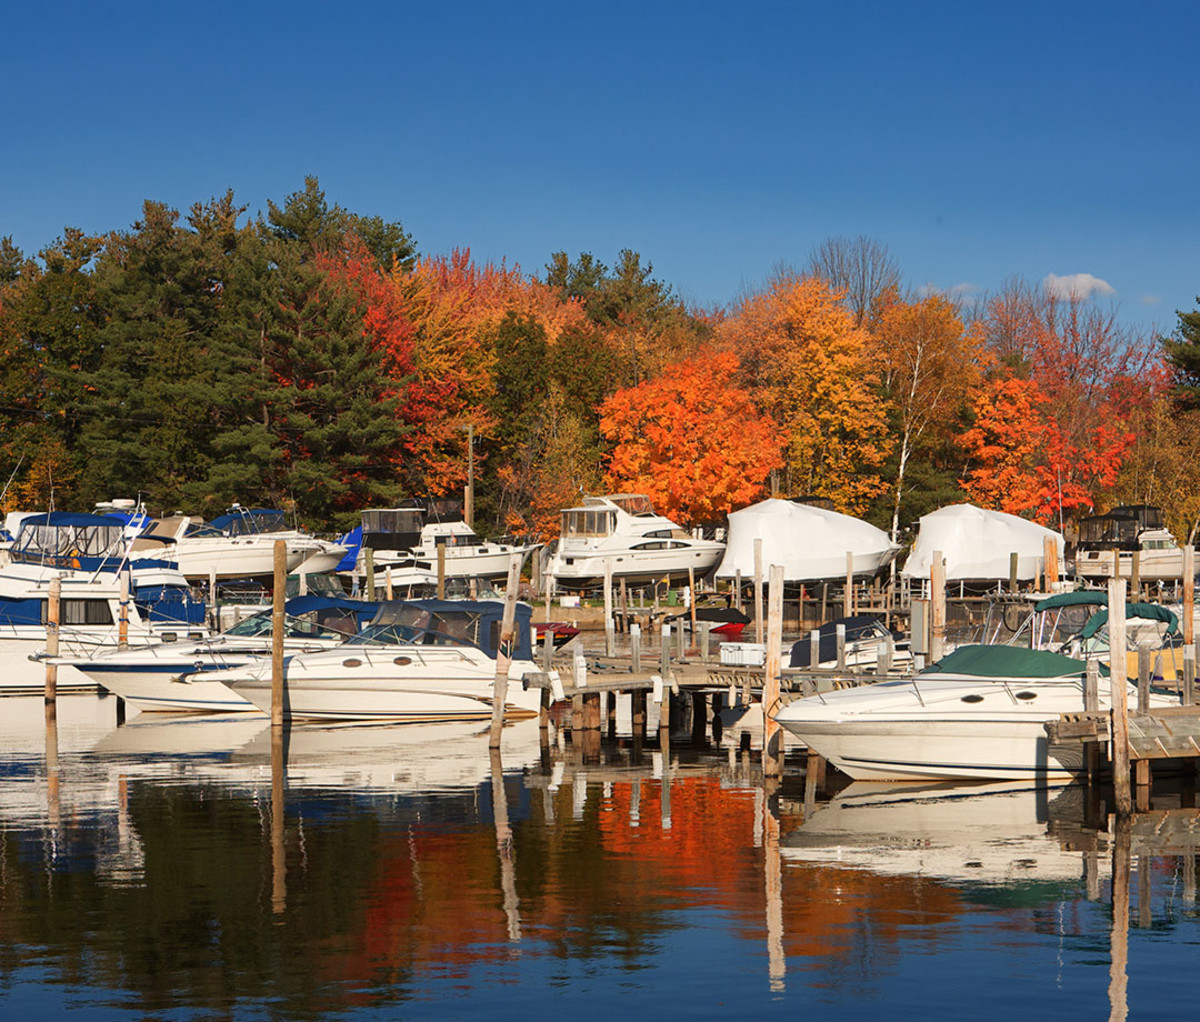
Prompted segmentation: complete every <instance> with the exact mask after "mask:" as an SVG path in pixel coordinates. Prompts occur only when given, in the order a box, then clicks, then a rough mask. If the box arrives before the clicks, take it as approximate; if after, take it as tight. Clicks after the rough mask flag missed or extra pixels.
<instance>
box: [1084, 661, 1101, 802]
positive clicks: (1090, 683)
mask: <svg viewBox="0 0 1200 1022" xmlns="http://www.w3.org/2000/svg"><path fill="white" fill-rule="evenodd" d="M1083 709H1084V712H1085V713H1095V712H1097V711H1098V710H1099V709H1100V664H1099V663H1098V662H1097V661H1095V660H1089V661H1088V662H1087V669H1086V670H1085V671H1084V674H1083ZM1083 750H1084V761H1085V762H1084V766H1085V770H1086V777H1087V782H1088V784H1089V785H1091V786H1093V787H1094V786H1095V785H1096V781H1097V775H1098V774H1099V772H1100V743H1099V742H1084V743H1083Z"/></svg>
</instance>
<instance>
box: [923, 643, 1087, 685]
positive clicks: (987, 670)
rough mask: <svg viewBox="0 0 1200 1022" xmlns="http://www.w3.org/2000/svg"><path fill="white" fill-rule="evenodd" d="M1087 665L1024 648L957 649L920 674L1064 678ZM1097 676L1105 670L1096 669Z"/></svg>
mask: <svg viewBox="0 0 1200 1022" xmlns="http://www.w3.org/2000/svg"><path fill="white" fill-rule="evenodd" d="M1086 670H1087V664H1086V663H1085V662H1084V661H1082V660H1075V659H1074V658H1072V657H1069V656H1063V655H1062V654H1060V653H1050V652H1048V651H1047V650H1042V649H1026V648H1025V647H1024V646H959V647H958V649H956V650H954V652H952V653H949V654H948V655H946V656H944V657H942V659H941V660H939V661H938V662H937V663H935V664H930V665H929V666H928V667H926V668H925V670H923V671H922V672H921V674H969V675H971V676H973V677H978V678H1064V677H1069V676H1072V677H1073V676H1078V675H1082V674H1083V673H1084V672H1085V671H1086ZM1100 673H1101V674H1107V673H1108V668H1107V667H1105V666H1104V665H1103V664H1101V665H1100Z"/></svg>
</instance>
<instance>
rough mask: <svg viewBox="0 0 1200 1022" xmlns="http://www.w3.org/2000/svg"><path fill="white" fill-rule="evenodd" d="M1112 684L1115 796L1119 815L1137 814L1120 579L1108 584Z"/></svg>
mask: <svg viewBox="0 0 1200 1022" xmlns="http://www.w3.org/2000/svg"><path fill="white" fill-rule="evenodd" d="M1108 648H1109V682H1110V692H1111V699H1112V768H1113V794H1114V798H1115V801H1116V808H1117V815H1118V816H1129V815H1130V814H1131V813H1132V812H1133V797H1132V793H1131V792H1130V788H1129V705H1128V697H1129V682H1128V669H1127V667H1126V661H1125V651H1126V642H1125V585H1124V583H1123V582H1122V581H1121V579H1119V578H1113V579H1109V582H1108Z"/></svg>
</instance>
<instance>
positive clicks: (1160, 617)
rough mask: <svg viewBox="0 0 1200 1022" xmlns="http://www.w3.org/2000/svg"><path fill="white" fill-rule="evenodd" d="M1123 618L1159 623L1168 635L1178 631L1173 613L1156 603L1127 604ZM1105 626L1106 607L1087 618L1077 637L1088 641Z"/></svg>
mask: <svg viewBox="0 0 1200 1022" xmlns="http://www.w3.org/2000/svg"><path fill="white" fill-rule="evenodd" d="M1125 617H1126V618H1131V617H1140V618H1145V619H1146V620H1148V621H1161V622H1162V623H1163V624H1165V625H1166V626H1167V634H1168V635H1174V634H1176V633H1177V632H1178V631H1179V619H1178V618H1177V617H1176V616H1175V612H1174V611H1171V610H1168V609H1167V608H1166V607H1163V606H1160V605H1159V604H1157V603H1127V604H1125ZM1106 624H1108V608H1107V607H1105V608H1104V609H1103V610H1098V611H1096V613H1095V614H1093V615H1092V616H1091V617H1090V618H1088V622H1087V624H1086V625H1084V626H1083V631H1081V632H1080V633H1079V637H1080V638H1081V639H1090V638H1091V637H1092V636H1093V635H1095V634H1096V632H1098V631H1099V630H1100V629H1101V628H1103V627H1104V626H1105V625H1106Z"/></svg>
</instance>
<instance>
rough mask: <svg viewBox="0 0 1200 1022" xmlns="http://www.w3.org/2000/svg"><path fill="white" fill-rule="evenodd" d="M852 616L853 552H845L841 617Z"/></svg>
mask: <svg viewBox="0 0 1200 1022" xmlns="http://www.w3.org/2000/svg"><path fill="white" fill-rule="evenodd" d="M853 614H854V551H853V550H847V551H846V588H845V589H844V590H843V591H842V617H850V616H851V615H853Z"/></svg>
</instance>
